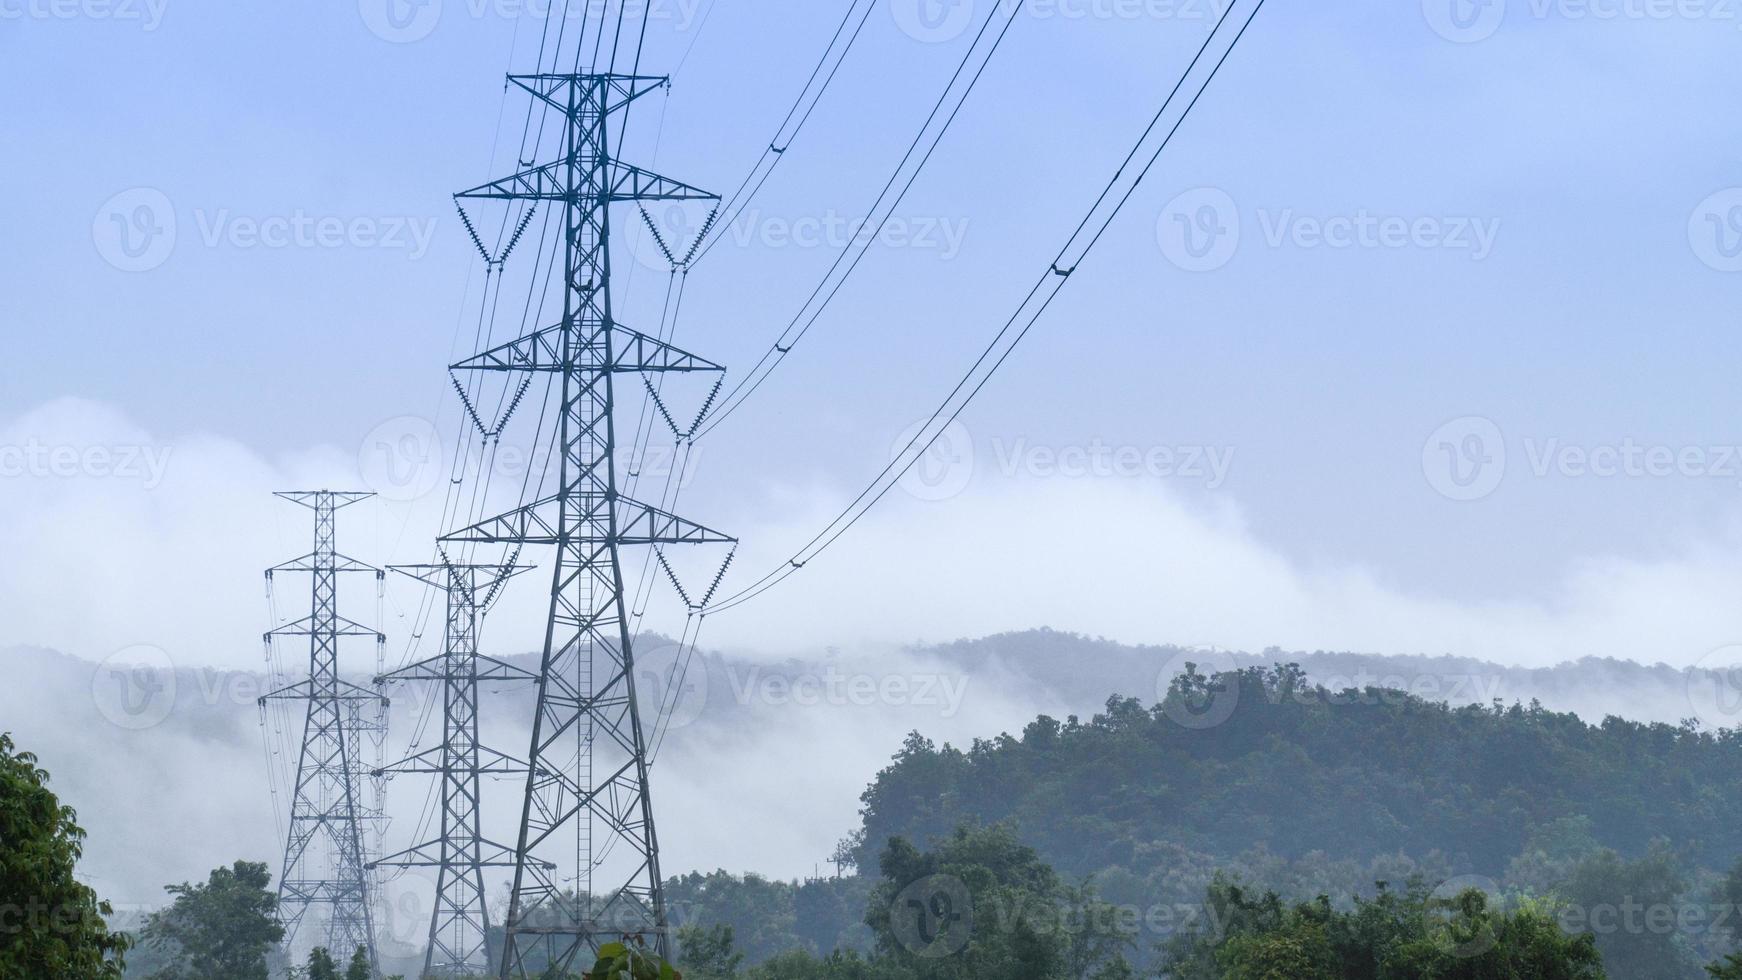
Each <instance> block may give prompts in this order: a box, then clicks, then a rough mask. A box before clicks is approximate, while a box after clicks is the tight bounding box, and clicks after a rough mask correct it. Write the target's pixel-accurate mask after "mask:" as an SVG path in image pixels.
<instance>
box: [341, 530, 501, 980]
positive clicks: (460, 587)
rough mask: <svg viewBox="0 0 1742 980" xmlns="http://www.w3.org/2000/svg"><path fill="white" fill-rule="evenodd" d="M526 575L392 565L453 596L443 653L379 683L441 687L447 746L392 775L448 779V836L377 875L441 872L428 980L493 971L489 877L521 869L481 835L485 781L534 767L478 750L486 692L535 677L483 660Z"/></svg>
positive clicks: (444, 792)
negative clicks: (499, 614) (497, 620)
mask: <svg viewBox="0 0 1742 980" xmlns="http://www.w3.org/2000/svg"><path fill="white" fill-rule="evenodd" d="M527 570H528V568H527V567H526V566H518V567H516V566H511V565H461V564H453V563H444V564H440V565H395V566H393V571H395V572H399V573H400V574H403V575H407V576H409V577H411V578H414V579H417V580H418V581H420V582H423V583H424V584H426V585H429V586H432V587H434V588H436V589H440V590H441V591H443V592H444V593H446V595H447V628H446V632H445V634H444V636H445V640H444V643H443V649H442V653H441V654H440V655H439V656H436V657H432V658H430V659H428V660H425V661H422V662H420V663H415V664H412V665H411V666H409V667H404V668H401V669H399V670H396V671H394V672H392V673H390V674H386V675H383V676H382V677H380V678H378V679H377V680H378V681H380V682H382V683H385V682H388V681H434V682H437V683H439V684H440V685H441V697H442V740H441V744H439V745H437V746H435V747H433V748H430V749H426V750H424V751H422V752H419V753H417V754H416V755H413V756H412V757H410V758H409V759H406V760H404V761H402V762H398V763H395V764H393V765H391V766H388V767H386V769H385V770H384V771H385V772H388V773H395V774H397V773H426V774H432V775H437V776H440V777H441V787H440V790H439V792H440V794H441V808H442V809H441V834H440V836H439V837H437V838H436V839H435V840H432V841H427V842H425V843H421V844H418V845H417V846H415V847H411V848H407V849H406V850H404V851H401V852H399V853H398V854H394V855H391V856H389V857H385V858H383V859H381V860H380V861H377V862H375V866H376V867H397V868H435V869H436V889H435V906H434V908H433V909H432V910H431V914H430V922H429V943H428V946H427V947H426V948H425V952H424V959H423V973H422V974H420V976H422V977H426V978H433V977H449V976H454V977H458V976H465V977H474V976H479V975H481V973H482V972H483V971H485V970H487V969H489V968H490V965H491V960H490V950H489V942H488V930H489V924H490V918H489V910H488V907H487V904H486V902H485V897H484V869H485V868H509V867H513V866H514V849H513V848H512V847H507V846H505V845H502V844H497V843H494V842H492V841H489V840H487V839H485V838H484V836H483V832H482V827H481V816H480V812H479V811H480V809H481V801H480V783H481V777H483V776H485V775H491V776H502V775H513V774H518V773H524V772H525V771H526V765H525V763H522V762H518V761H516V760H514V759H512V758H510V757H508V756H506V755H504V754H502V753H500V752H497V751H495V750H494V749H490V748H486V747H485V746H483V745H482V744H481V743H480V742H479V739H478V685H479V684H480V683H481V682H482V683H492V684H495V683H508V682H515V681H520V682H531V681H533V680H535V679H536V678H535V676H534V675H533V674H532V673H530V672H528V671H525V670H521V669H520V668H518V667H514V666H511V665H509V664H505V663H503V662H501V661H499V660H495V659H493V658H491V657H486V656H483V655H481V654H479V652H478V627H479V620H480V619H481V618H482V617H483V614H484V612H485V611H486V610H487V608H488V606H489V605H490V603H491V601H492V600H493V599H494V598H495V596H496V594H497V592H498V590H500V588H501V587H502V584H503V583H504V582H506V581H507V580H508V579H510V578H512V577H514V576H515V575H517V574H519V573H521V572H524V571H527ZM379 774H380V773H377V775H379Z"/></svg>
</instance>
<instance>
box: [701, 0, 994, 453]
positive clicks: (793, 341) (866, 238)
mask: <svg viewBox="0 0 1742 980" xmlns="http://www.w3.org/2000/svg"><path fill="white" fill-rule="evenodd" d="M1008 6H1009V7H1010V15H1009V16H1008V17H1006V18H1005V20H1004V26H1003V28H1002V29H1000V30H999V32H998V34H997V35H996V36H995V37H994V39H993V41H992V44H991V46H990V47H989V48H987V49H986V52H985V54H984V55H983V56H982V57H981V59H980V63H979V67H978V68H976V69H975V71H974V73H973V75H972V76H971V77H970V78H969V80H968V84H967V86H966V87H965V88H964V89H963V90H962V92H961V94H960V95H959V96H958V97H957V99H956V103H955V106H954V108H952V109H951V110H950V112H949V115H948V116H947V117H946V118H945V119H944V122H943V125H942V126H941V127H939V128H938V130H937V132H936V133H935V134H934V135H933V136H932V139H931V145H930V146H928V147H927V148H926V150H925V154H924V155H923V156H922V157H920V160H919V164H918V166H916V167H914V168H913V172H912V173H911V174H909V175H908V178H907V182H906V183H905V184H904V185H903V186H902V188H901V191H900V193H898V194H896V195H895V198H894V199H893V200H889V194H890V191H892V190H893V189H894V188H895V184H896V182H897V181H899V180H901V175H902V174H903V173H904V172H905V171H906V170H907V167H908V164H909V163H911V162H912V161H913V157H914V154H915V153H917V152H918V151H919V147H920V144H921V143H923V142H924V141H925V137H926V133H928V132H930V131H931V128H932V124H933V123H934V122H936V121H937V118H938V114H939V113H941V112H943V110H944V106H945V105H946V104H947V103H948V102H949V101H950V95H951V93H952V92H955V90H956V86H957V83H959V82H960V81H961V80H962V76H963V74H964V73H966V72H967V70H968V66H969V65H970V64H972V63H973V61H974V56H975V53H976V52H978V51H979V50H980V47H981V43H982V42H983V41H984V40H985V38H986V32H987V31H988V30H990V29H991V27H992V25H993V24H995V23H996V22H997V20H998V12H999V9H1000V8H999V7H998V6H997V5H994V6H993V8H992V11H991V12H990V13H988V14H987V15H986V19H985V20H984V21H983V22H981V24H980V30H979V32H978V33H977V34H975V35H974V43H973V44H971V45H969V46H968V51H967V53H966V54H964V55H963V56H962V60H961V63H960V64H958V65H957V66H956V70H955V73H954V74H953V75H951V76H950V81H949V84H948V85H945V86H944V91H943V93H942V94H941V95H939V96H938V100H937V102H936V104H934V105H933V106H932V110H931V113H930V115H928V116H926V120H925V123H924V125H922V126H921V127H920V129H919V132H918V133H917V134H916V135H915V136H914V138H913V142H912V143H910V144H908V147H907V152H906V153H905V154H903V155H902V158H901V162H900V163H898V164H897V165H896V167H895V172H894V173H891V174H890V175H889V180H888V181H887V182H885V183H884V185H883V189H882V190H881V191H880V192H879V193H878V195H877V200H876V201H874V202H873V203H872V205H871V208H870V211H869V212H868V213H867V215H866V224H867V226H870V225H872V224H875V226H876V227H878V228H882V226H883V225H884V223H885V222H887V221H888V220H889V218H890V216H891V215H893V214H894V212H895V209H896V208H898V207H900V206H901V202H902V201H904V200H906V198H907V194H908V192H909V191H911V190H912V189H913V185H914V183H915V182H916V181H918V180H919V175H920V174H921V173H923V172H924V171H925V167H926V164H928V163H930V162H931V158H932V155H933V154H934V153H936V152H937V148H938V146H939V144H940V143H942V142H943V138H944V137H945V136H946V135H947V134H948V133H949V131H950V127H951V126H953V125H954V124H955V121H956V117H957V116H958V115H959V114H960V113H961V111H962V107H963V106H964V105H966V104H967V101H968V97H969V96H971V95H973V93H974V89H975V88H976V87H978V86H979V84H980V79H981V78H982V77H983V76H984V75H985V73H986V69H987V67H988V66H989V65H990V64H991V63H992V58H993V56H994V55H996V54H997V53H998V49H999V48H1000V47H1002V46H1003V44H1004V39H1005V38H1006V37H1008V36H1009V34H1010V28H1011V26H1012V25H1014V24H1015V23H1016V17H1017V15H1018V14H1020V13H1021V12H1022V4H1020V3H1012V4H1009V5H1008ZM886 201H888V207H887V208H885V207H884V203H885V202H886ZM879 212H882V214H883V216H882V217H881V218H878V217H877V216H878V214H879ZM876 238H877V236H876V235H861V236H858V239H857V240H856V241H855V243H854V244H853V245H850V246H849V247H848V248H847V249H845V250H843V251H842V252H841V254H839V255H837V256H836V257H835V261H834V262H833V263H832V264H831V265H830V266H829V270H828V272H827V273H825V274H824V275H823V278H822V281H820V282H818V283H817V286H816V288H815V289H813V290H812V291H811V294H810V295H809V296H808V297H806V298H805V301H804V304H803V305H802V306H800V307H799V310H798V312H797V313H796V314H794V315H793V318H792V320H791V321H790V322H789V323H788V324H787V326H786V328H785V329H784V330H782V331H781V332H780V336H778V337H776V338H775V340H774V343H772V344H770V345H769V347H768V350H767V351H765V352H764V353H763V355H762V357H761V358H759V359H758V360H757V362H756V364H755V365H754V366H753V367H751V369H750V371H749V373H748V374H747V375H746V376H745V378H744V380H742V381H739V382H737V383H736V384H735V385H733V387H732V388H731V390H730V391H728V392H727V394H726V397H725V399H724V401H723V402H722V403H721V407H720V410H719V411H717V412H715V413H714V415H713V417H712V418H711V419H710V420H709V421H708V423H707V425H706V426H704V427H703V428H702V430H701V431H700V432H699V433H697V436H698V437H699V436H704V435H707V434H708V433H709V432H711V431H713V429H714V428H715V427H716V426H718V425H719V424H720V423H721V422H724V421H725V420H726V419H727V418H729V417H730V416H731V415H732V413H734V412H736V411H737V410H738V406H740V405H742V404H743V403H744V401H745V400H746V399H748V398H749V397H750V396H751V395H753V394H755V393H756V390H757V389H758V388H760V387H762V383H763V382H764V381H767V380H768V376H769V375H770V374H772V373H774V369H775V368H776V367H779V366H780V364H781V362H782V361H785V360H786V356H787V354H789V353H791V352H792V349H793V347H794V346H795V345H797V343H798V342H799V341H800V340H802V339H804V336H805V334H807V333H809V332H810V328H811V327H812V326H814V325H815V324H816V322H817V320H818V318H820V317H821V316H822V315H823V311H824V310H826V309H828V306H829V304H830V303H832V302H833V301H834V299H835V297H836V296H837V295H838V294H839V293H840V291H841V287H842V286H844V285H846V283H847V280H848V279H850V278H851V277H852V275H853V273H854V271H855V270H857V269H858V268H859V263H860V262H861V261H863V260H864V258H865V255H866V254H867V253H868V252H869V250H870V248H871V245H872V243H873V242H874V241H875V240H876ZM849 257H851V262H850V263H848V259H849ZM842 263H848V264H847V266H846V271H845V272H844V273H842V272H841V266H842ZM838 273H839V275H838V276H837V274H838ZM831 282H832V283H833V285H832V286H831V285H830V284H831ZM825 294H826V295H825ZM819 297H821V303H820V304H819V303H818V298H819ZM813 306H815V309H812V307H813ZM806 311H810V315H809V317H808V318H807V317H806ZM801 322H802V323H803V326H802V327H800V326H799V324H800V323H801ZM794 330H797V331H798V332H797V334H794V333H793V331H794Z"/></svg>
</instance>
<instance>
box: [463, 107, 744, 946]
mask: <svg viewBox="0 0 1742 980" xmlns="http://www.w3.org/2000/svg"><path fill="white" fill-rule="evenodd" d="M509 81H510V82H511V83H512V84H514V85H515V86H517V87H519V88H520V89H522V90H524V91H525V92H527V93H529V94H530V95H531V96H532V98H533V99H534V100H536V106H537V107H538V108H539V109H540V111H541V112H543V113H545V114H547V115H549V116H555V117H556V118H557V120H558V124H559V125H560V126H561V127H562V132H563V137H562V149H561V155H560V157H559V158H558V159H556V160H554V161H552V162H550V163H546V164H543V165H539V166H534V167H532V168H531V169H528V170H524V171H522V172H520V173H517V174H514V175H512V176H510V177H506V178H503V179H501V180H497V181H493V182H491V183H489V184H485V185H483V186H481V187H477V188H474V189H472V190H469V191H464V192H462V193H460V194H459V195H457V197H458V199H459V200H460V201H461V202H465V201H468V200H472V201H476V200H480V199H493V200H499V201H524V202H541V203H543V204H545V205H547V206H555V207H558V208H560V210H561V214H562V221H563V229H564V235H563V244H562V249H563V263H562V268H563V272H564V280H563V290H562V292H563V316H562V321H561V322H560V323H557V324H555V325H552V326H549V327H545V328H542V329H539V330H535V331H534V332H533V333H531V334H529V335H528V336H525V337H522V338H520V339H518V340H515V341H511V342H509V343H507V344H504V345H502V346H500V347H496V348H493V349H491V350H489V351H486V352H484V353H482V354H479V355H477V356H475V357H473V358H471V359H469V360H466V361H462V362H461V363H459V364H457V365H454V367H455V369H456V370H482V371H507V372H554V373H555V374H557V375H559V376H560V381H561V399H562V403H561V409H560V413H559V414H558V416H557V418H558V421H557V425H558V429H557V434H556V438H557V448H558V450H559V453H558V460H559V461H558V467H559V469H558V471H557V473H556V474H555V475H556V476H557V477H558V481H557V483H556V486H557V490H556V492H555V493H554V494H553V495H551V496H549V497H545V498H543V499H540V500H536V501H533V502H531V503H527V504H525V505H523V506H522V507H520V508H518V509H516V510H513V511H510V512H509V513H507V514H504V515H502V516H499V517H496V518H493V519H490V520H487V521H483V522H481V523H479V524H476V525H473V526H472V527H469V528H466V529H464V530H461V531H457V532H455V533H453V534H451V535H449V536H448V537H447V539H446V540H448V541H452V542H458V543H467V544H487V543H497V544H516V545H549V546H553V547H554V548H555V560H554V566H555V567H554V569H553V572H552V580H551V602H550V615H549V618H548V622H547V629H546V634H545V642H544V651H543V657H542V662H541V666H540V670H539V675H538V709H537V714H536V716H535V718H534V721H533V732H532V745H531V749H530V751H529V752H528V756H527V762H528V763H529V764H530V771H529V772H528V775H527V784H526V800H525V804H524V806H523V809H522V814H521V822H520V839H519V842H518V845H517V847H516V851H515V857H516V866H515V872H514V889H513V893H512V898H511V901H510V905H509V910H508V919H507V922H506V929H507V935H506V943H505V947H506V948H505V949H504V950H503V955H502V966H501V970H502V975H503V976H504V977H528V976H542V975H543V974H544V971H545V969H546V968H547V967H548V968H553V969H555V970H557V971H563V970H574V971H576V972H578V971H579V969H580V968H581V967H583V966H586V965H590V964H583V963H580V962H579V960H580V958H581V956H582V955H583V954H584V953H585V952H588V951H591V950H592V949H595V948H596V947H597V946H598V945H599V944H600V943H602V942H605V941H609V940H612V939H617V938H621V937H623V936H625V935H635V936H640V937H642V938H643V939H644V940H645V941H647V942H648V943H649V945H651V946H653V947H655V948H656V949H658V950H659V951H660V952H662V953H666V952H669V949H670V942H669V938H668V936H667V920H666V912H665V902H664V897H663V893H662V889H661V879H660V867H659V839H658V836H657V835H656V834H655V832H654V821H653V806H652V803H651V802H650V799H649V795H648V784H647V768H648V759H647V741H646V738H645V736H644V732H643V727H642V719H641V713H640V709H639V707H638V706H637V703H636V698H635V677H634V664H635V658H634V654H633V651H632V649H631V643H630V626H629V622H628V617H627V616H626V615H625V613H626V612H627V608H628V604H627V603H626V602H625V600H624V590H623V571H622V567H621V565H620V560H619V550H620V549H622V548H624V547H626V546H634V545H655V546H658V545H683V544H714V543H719V544H726V543H731V542H732V540H733V539H731V538H728V537H726V536H725V535H722V534H719V533H717V532H714V531H712V530H709V529H708V528H706V527H703V526H701V525H699V524H696V523H693V522H690V521H687V520H684V519H682V518H679V517H676V516H674V515H672V514H669V513H666V512H664V511H662V510H660V509H658V508H656V507H653V506H650V505H647V504H642V503H637V502H635V501H633V500H630V499H628V498H626V497H624V496H622V495H621V494H620V493H619V492H618V479H617V472H616V463H615V451H616V448H617V437H616V431H615V426H614V424H613V418H612V413H613V409H614V406H615V395H614V392H613V379H614V378H615V377H616V376H617V375H619V374H625V373H627V374H639V373H643V372H647V373H652V372H663V371H691V372H693V371H703V372H707V371H720V370H722V369H721V368H720V366H719V365H717V364H714V363H712V362H710V361H706V360H703V359H701V358H699V357H696V356H694V355H691V354H688V353H686V352H684V351H681V350H678V349H677V348H675V347H672V346H671V345H669V344H667V343H664V342H662V341H660V340H657V339H655V338H653V337H649V336H646V335H644V334H640V333H637V332H635V331H633V330H630V329H627V328H625V327H623V326H622V325H620V324H618V323H617V322H616V319H615V317H614V316H613V313H612V304H611V250H610V237H611V206H612V205H614V204H620V203H634V202H650V201H717V200H718V198H717V197H716V196H715V195H712V194H708V193H706V192H703V191H700V190H697V189H696V188H694V187H690V186H688V185H686V184H682V183H679V182H677V181H673V180H668V179H666V178H664V177H660V176H658V175H656V174H652V173H648V172H647V171H645V170H642V169H640V168H638V167H633V166H630V165H628V164H625V163H622V162H620V161H618V160H617V159H615V158H614V157H613V151H614V147H613V144H612V142H611V141H612V138H613V136H614V135H615V132H616V128H615V127H614V123H613V120H618V119H620V118H621V115H622V114H623V113H624V112H625V110H626V109H627V108H628V107H629V105H630V104H631V103H633V102H634V101H635V100H637V99H639V98H641V97H643V96H645V95H648V94H649V93H652V92H656V91H658V90H660V89H661V88H663V87H665V85H666V84H667V81H666V79H665V78H659V77H647V76H636V75H620V74H576V75H565V74H537V75H511V76H509ZM544 861H549V862H550V863H552V864H556V865H558V866H559V869H560V870H561V871H571V872H572V877H565V876H563V875H561V874H559V871H558V870H547V869H546V867H545V866H544V864H543V863H542V862H544ZM565 880H566V881H568V882H570V887H569V888H568V889H565V888H564V887H563V882H564V881H565ZM558 975H561V974H560V972H559V973H558Z"/></svg>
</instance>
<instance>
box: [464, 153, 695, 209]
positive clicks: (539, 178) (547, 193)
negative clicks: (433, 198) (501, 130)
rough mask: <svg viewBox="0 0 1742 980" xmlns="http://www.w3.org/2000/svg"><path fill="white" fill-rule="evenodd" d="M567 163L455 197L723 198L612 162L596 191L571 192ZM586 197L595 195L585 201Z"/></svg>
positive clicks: (579, 200) (624, 200) (616, 201)
mask: <svg viewBox="0 0 1742 980" xmlns="http://www.w3.org/2000/svg"><path fill="white" fill-rule="evenodd" d="M569 163H570V161H568V160H552V161H551V162H549V163H545V164H540V165H539V166H536V167H532V168H529V169H526V170H522V171H520V172H519V173H515V174H510V175H508V176H507V177H503V178H501V179H499V180H493V181H491V182H489V183H488V184H479V185H478V186H477V187H473V188H471V189H469V190H463V191H461V192H459V193H458V194H455V195H454V197H455V198H457V199H459V200H462V201H466V200H496V201H560V202H562V203H565V204H593V203H598V202H600V201H602V202H604V203H606V204H633V203H642V204H647V203H654V202H660V201H718V200H719V199H720V195H718V194H715V193H712V192H711V191H704V190H702V189H701V188H699V187H691V186H690V185H689V184H686V183H684V182H683V181H681V180H673V179H671V178H670V177H665V176H662V175H660V174H656V173H654V172H652V171H651V170H645V169H643V168H641V167H636V166H632V165H630V164H627V163H623V162H621V161H617V160H613V161H611V163H610V165H609V166H608V167H607V168H606V170H605V174H604V177H605V179H604V181H603V184H602V186H601V187H600V188H599V189H598V190H597V191H590V190H589V191H580V190H574V189H571V188H570V185H569V183H568V180H567V176H566V175H567V173H568V170H569ZM583 194H592V195H595V196H593V197H591V198H583V197H582V195H583Z"/></svg>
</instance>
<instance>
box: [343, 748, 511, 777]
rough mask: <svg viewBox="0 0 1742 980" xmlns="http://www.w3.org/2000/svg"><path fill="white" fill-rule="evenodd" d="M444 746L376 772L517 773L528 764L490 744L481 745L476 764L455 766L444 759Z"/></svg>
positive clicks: (400, 773)
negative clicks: (493, 747)
mask: <svg viewBox="0 0 1742 980" xmlns="http://www.w3.org/2000/svg"><path fill="white" fill-rule="evenodd" d="M444 749H445V746H441V745H437V746H433V747H431V748H427V749H424V750H423V751H422V752H419V753H418V754H416V755H414V756H411V757H410V758H408V759H401V760H400V761H398V762H395V763H393V764H392V765H390V766H386V767H384V768H381V769H376V770H374V773H373V774H374V775H376V776H383V775H394V776H400V775H407V774H421V775H430V776H447V775H456V774H462V775H463V774H468V773H477V774H479V775H481V776H516V775H520V774H522V773H524V772H526V763H524V762H521V761H520V760H519V759H516V758H514V757H512V756H510V755H508V754H507V753H504V752H498V751H496V750H495V749H492V748H489V747H487V746H483V745H480V746H478V763H477V765H475V766H474V765H471V764H470V763H468V764H466V765H455V764H453V763H452V761H451V759H448V758H444Z"/></svg>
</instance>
